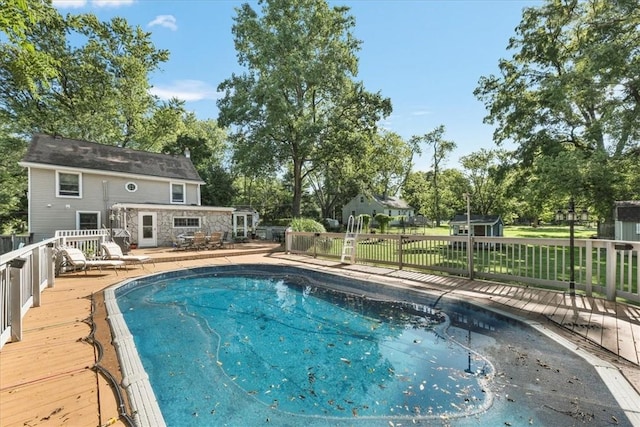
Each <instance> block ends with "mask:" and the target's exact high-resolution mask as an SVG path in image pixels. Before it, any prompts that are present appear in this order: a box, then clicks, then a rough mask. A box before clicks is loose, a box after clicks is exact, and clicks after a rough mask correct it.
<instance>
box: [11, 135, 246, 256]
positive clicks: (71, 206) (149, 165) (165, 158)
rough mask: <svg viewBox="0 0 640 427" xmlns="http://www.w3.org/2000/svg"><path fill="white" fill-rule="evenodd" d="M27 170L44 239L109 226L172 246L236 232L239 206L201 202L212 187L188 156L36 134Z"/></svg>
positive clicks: (32, 213)
mask: <svg viewBox="0 0 640 427" xmlns="http://www.w3.org/2000/svg"><path fill="white" fill-rule="evenodd" d="M20 165H21V166H24V167H26V168H27V169H28V177H29V188H28V202H29V231H30V232H32V233H33V234H34V240H36V241H37V240H41V239H44V238H48V237H52V236H54V234H55V231H56V230H74V229H75V230H83V229H98V228H109V229H124V230H127V231H128V232H129V233H130V235H131V241H132V242H133V243H137V244H138V246H140V247H154V246H171V244H172V236H176V235H178V234H181V233H184V232H187V231H193V230H206V231H214V230H215V231H231V229H232V215H233V211H234V209H233V208H226V207H210V206H202V205H201V204H200V186H201V185H202V184H204V182H203V181H202V179H201V178H200V176H199V175H198V173H197V171H196V169H195V167H194V166H193V163H191V160H190V159H189V158H188V156H173V155H167V154H159V153H150V152H145V151H138V150H131V149H128V148H121V147H117V146H111V145H103V144H97V143H94V142H89V141H82V140H77V139H69V138H62V137H59V136H51V135H45V134H35V135H34V136H33V138H32V140H31V143H30V144H29V147H28V149H27V153H26V155H25V156H24V158H23V160H22V162H20Z"/></svg>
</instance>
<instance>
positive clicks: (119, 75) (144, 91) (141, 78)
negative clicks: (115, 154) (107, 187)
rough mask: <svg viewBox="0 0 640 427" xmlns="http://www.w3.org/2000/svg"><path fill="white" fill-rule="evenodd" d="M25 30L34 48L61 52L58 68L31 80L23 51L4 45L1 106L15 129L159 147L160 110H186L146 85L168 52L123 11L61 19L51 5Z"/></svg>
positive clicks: (0, 69)
mask: <svg viewBox="0 0 640 427" xmlns="http://www.w3.org/2000/svg"><path fill="white" fill-rule="evenodd" d="M24 34H25V40H26V42H27V43H29V44H30V45H32V46H34V48H35V49H36V51H38V52H43V53H46V54H47V55H48V56H49V57H53V58H55V59H56V63H55V64H54V71H55V74H54V76H53V77H52V78H47V79H45V78H41V79H39V80H38V81H36V84H35V88H31V87H29V86H28V85H26V84H25V83H24V79H23V75H22V72H21V68H20V57H18V56H16V55H14V54H13V51H12V50H11V49H5V48H4V47H5V46H3V50H2V52H1V55H0V112H1V113H2V115H3V116H4V117H5V119H6V121H7V122H8V123H11V125H12V126H13V128H14V130H15V132H19V133H23V134H30V133H33V132H44V133H50V134H61V135H64V136H66V137H71V138H79V139H86V140H90V141H96V142H101V143H105V144H115V143H118V144H121V145H123V146H128V147H131V148H144V149H150V150H154V151H157V150H158V149H159V148H160V146H159V145H157V146H153V143H155V140H151V138H149V135H150V134H153V129H152V127H153V125H154V124H155V123H156V122H154V120H153V118H154V115H155V113H156V112H163V108H164V109H167V108H171V109H173V110H177V114H176V116H177V117H180V115H181V114H183V113H184V110H183V109H182V106H181V105H179V104H164V105H163V104H161V103H159V102H158V101H157V100H156V99H155V98H154V97H153V96H152V95H150V94H149V92H148V90H149V88H150V85H149V82H148V75H149V74H150V73H151V72H152V71H154V70H156V69H157V68H158V67H159V65H160V63H162V62H164V61H166V60H167V59H168V52H167V51H165V50H157V49H156V48H155V47H154V46H153V44H152V43H151V41H150V34H149V33H145V32H143V31H142V30H141V29H140V28H139V27H137V28H133V27H131V26H129V24H128V23H127V22H126V21H125V20H124V19H122V18H113V19H112V20H111V21H109V22H101V21H99V20H98V19H97V18H96V17H95V16H94V15H91V14H83V15H67V16H66V17H65V18H63V17H62V16H61V15H60V14H59V13H58V12H57V11H56V10H55V9H53V8H50V9H48V10H47V13H46V14H42V15H39V16H38V20H37V21H36V22H35V23H34V24H33V25H31V26H29V27H28V28H27V29H26V30H25V31H24ZM161 123H162V122H161ZM176 123H178V122H174V123H172V125H175V124H176ZM165 130H166V129H165ZM158 133H161V132H156V134H158Z"/></svg>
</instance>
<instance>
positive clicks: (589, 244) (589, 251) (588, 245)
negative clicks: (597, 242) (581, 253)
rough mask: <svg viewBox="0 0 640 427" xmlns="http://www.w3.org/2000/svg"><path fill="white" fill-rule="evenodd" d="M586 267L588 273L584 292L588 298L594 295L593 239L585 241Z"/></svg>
mask: <svg viewBox="0 0 640 427" xmlns="http://www.w3.org/2000/svg"><path fill="white" fill-rule="evenodd" d="M585 251H586V254H585V260H584V262H585V266H586V272H585V276H584V290H585V292H586V294H587V296H588V297H590V296H591V294H592V286H593V264H592V263H593V241H592V240H591V239H587V240H586V241H585Z"/></svg>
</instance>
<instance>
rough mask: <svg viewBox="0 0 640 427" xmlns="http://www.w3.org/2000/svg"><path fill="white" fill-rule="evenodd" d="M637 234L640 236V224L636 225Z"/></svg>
mask: <svg viewBox="0 0 640 427" xmlns="http://www.w3.org/2000/svg"><path fill="white" fill-rule="evenodd" d="M636 234H640V224H636Z"/></svg>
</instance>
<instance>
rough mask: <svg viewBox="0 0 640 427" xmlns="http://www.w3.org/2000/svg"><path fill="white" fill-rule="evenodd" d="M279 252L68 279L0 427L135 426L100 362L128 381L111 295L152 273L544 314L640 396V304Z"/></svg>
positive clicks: (229, 253) (18, 363) (32, 344)
mask: <svg viewBox="0 0 640 427" xmlns="http://www.w3.org/2000/svg"><path fill="white" fill-rule="evenodd" d="M278 248H279V245H278V244H271V243H266V244H243V245H238V246H237V247H236V248H235V249H224V250H220V249H219V250H214V251H200V252H177V251H172V250H168V249H166V248H165V249H162V248H159V249H146V250H145V249H138V250H136V251H135V253H136V254H138V255H143V254H144V255H150V256H152V257H153V258H154V260H155V264H153V263H147V264H145V265H144V268H141V267H135V266H131V267H129V268H128V269H127V270H126V271H124V270H122V271H119V272H118V274H117V275H116V274H115V273H114V272H113V271H98V270H92V271H90V272H89V273H88V274H85V273H83V272H77V273H67V274H64V275H62V276H61V277H58V278H57V279H56V283H55V286H54V287H53V288H50V289H47V290H46V291H45V292H44V293H43V295H42V304H41V306H40V307H36V308H32V309H30V310H29V311H28V313H27V315H26V316H25V319H24V325H25V330H24V335H23V340H22V341H20V342H15V343H7V344H6V345H5V346H4V348H3V349H2V350H1V351H0V426H3V427H13V426H15V427H18V426H20V427H24V426H65V425H67V426H106V425H127V423H126V422H125V421H126V419H125V418H123V417H121V415H122V414H123V413H126V412H127V408H126V402H125V403H124V404H125V406H124V407H123V406H121V403H120V402H119V400H118V398H117V393H116V392H115V390H114V389H113V388H112V387H111V385H110V384H109V381H108V380H107V378H106V377H105V376H104V375H103V374H102V373H100V372H98V371H96V369H95V366H96V364H98V365H99V366H101V367H103V368H104V369H105V370H106V371H107V372H109V373H110V374H111V375H112V376H113V377H114V378H115V379H116V381H118V380H119V378H120V376H119V366H118V363H117V358H116V356H115V351H114V349H113V347H112V346H111V345H110V337H111V335H110V331H109V329H108V326H107V324H106V320H105V316H106V315H105V311H104V306H103V304H102V290H103V289H105V288H106V287H108V286H111V285H112V284H115V283H118V282H120V281H122V280H124V279H129V278H132V277H137V276H141V275H146V274H149V273H152V272H159V271H167V270H175V269H180V268H187V267H194V266H202V265H221V264H229V263H256V262H257V263H277V264H304V265H306V266H307V267H309V266H311V267H312V268H317V269H325V270H328V271H333V272H336V271H337V270H339V271H340V272H342V273H344V274H349V275H354V276H357V275H359V276H365V275H366V276H368V277H378V278H380V279H381V280H390V281H393V282H394V283H397V284H404V285H407V286H411V287H416V286H417V287H429V288H432V289H439V290H441V291H443V292H446V293H449V294H455V295H457V296H459V297H463V298H466V299H473V300H477V301H479V302H481V303H483V304H485V305H492V306H494V307H498V308H499V309H501V310H505V311H511V312H513V313H515V314H517V315H519V316H525V317H526V316H535V317H536V318H540V317H544V318H546V319H549V323H550V324H557V325H559V326H560V327H558V328H557V331H558V333H562V334H564V335H565V336H568V337H569V338H570V339H572V341H573V342H575V343H576V346H580V347H584V348H585V349H588V351H591V352H595V353H597V355H598V356H599V357H601V358H604V359H605V360H607V361H608V362H610V363H614V364H616V366H617V367H618V368H619V369H620V372H622V373H624V375H625V377H626V378H628V379H629V381H630V383H631V384H632V385H633V386H634V387H635V390H636V391H637V390H640V309H639V308H638V307H634V306H628V305H625V304H620V303H609V302H606V301H603V300H594V299H587V298H582V297H580V298H577V299H573V300H568V299H567V298H568V297H567V296H566V295H565V294H563V293H558V292H552V291H544V290H537V289H532V288H525V287H512V286H507V285H504V284H496V283H487V282H477V281H469V280H466V279H456V278H450V277H441V276H434V275H427V274H422V273H415V272H408V271H398V270H392V269H387V268H376V267H371V266H345V265H341V264H340V263H338V262H335V261H333V262H332V261H327V260H314V259H311V258H306V257H301V256H293V255H285V254H284V253H281V252H273V250H277V249H278ZM92 308H93V309H92ZM590 325H591V326H590ZM593 325H596V326H593ZM93 326H95V327H96V329H95V330H94V329H93ZM605 331H606V332H605ZM585 338H588V339H589V340H591V341H587V340H586V339H585ZM94 340H95V341H98V342H100V343H101V344H102V346H103V347H104V352H103V353H102V354H101V353H100V352H99V351H98V349H99V348H100V347H96V346H94V345H93V344H92V341H94ZM639 416H640V415H639Z"/></svg>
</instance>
